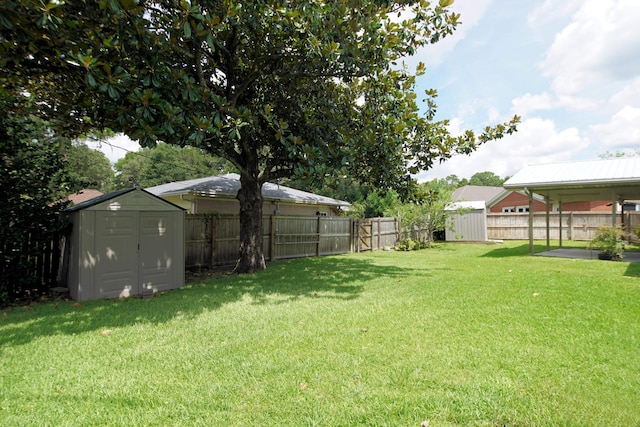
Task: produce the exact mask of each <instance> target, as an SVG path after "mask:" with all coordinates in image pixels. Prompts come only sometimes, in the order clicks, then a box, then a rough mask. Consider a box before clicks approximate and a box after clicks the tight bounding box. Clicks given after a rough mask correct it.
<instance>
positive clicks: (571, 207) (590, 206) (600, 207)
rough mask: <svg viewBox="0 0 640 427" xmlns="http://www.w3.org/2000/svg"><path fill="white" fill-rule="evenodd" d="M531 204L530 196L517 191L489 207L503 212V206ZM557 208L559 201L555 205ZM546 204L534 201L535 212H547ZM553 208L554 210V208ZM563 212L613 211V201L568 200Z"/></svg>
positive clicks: (497, 211)
mask: <svg viewBox="0 0 640 427" xmlns="http://www.w3.org/2000/svg"><path fill="white" fill-rule="evenodd" d="M518 206H529V198H528V197H527V196H526V195H524V194H520V193H518V192H516V191H514V192H512V193H511V194H509V195H508V196H506V197H505V198H504V199H502V200H500V201H499V202H498V203H496V204H495V205H493V206H491V208H490V209H489V212H490V213H502V209H503V208H509V207H518ZM553 207H554V208H556V209H557V203H555V204H554V205H553ZM546 209H547V208H546V205H545V203H543V202H540V201H538V200H534V201H533V211H534V212H545V211H546ZM551 210H554V209H553V208H552V209H551ZM562 211H563V212H611V201H606V200H596V201H590V202H568V203H563V204H562Z"/></svg>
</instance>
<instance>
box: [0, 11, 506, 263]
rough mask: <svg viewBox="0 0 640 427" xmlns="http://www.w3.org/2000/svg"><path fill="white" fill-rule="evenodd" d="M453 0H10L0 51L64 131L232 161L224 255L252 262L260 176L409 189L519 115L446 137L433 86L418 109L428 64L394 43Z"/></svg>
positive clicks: (259, 257) (413, 41)
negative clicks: (232, 206)
mask: <svg viewBox="0 0 640 427" xmlns="http://www.w3.org/2000/svg"><path fill="white" fill-rule="evenodd" d="M451 3H452V0H440V3H439V4H431V3H430V2H428V1H425V0H420V1H416V0H404V1H403V0H400V1H388V0H331V1H326V0H280V1H277V0H262V1H260V0H254V1H238V0H191V1H188V0H137V1H136V0H101V1H91V0H68V1H67V2H64V1H62V0H52V1H51V2H50V3H49V4H44V3H42V2H40V1H39V0H38V1H36V0H8V2H5V4H4V5H3V6H0V30H1V33H0V34H1V39H0V49H1V50H0V57H1V58H2V59H0V67H2V68H3V71H5V70H6V71H7V72H8V75H15V73H16V72H17V73H18V75H19V76H20V79H21V80H20V81H19V82H18V84H23V85H24V84H26V85H28V86H29V87H28V88H27V92H29V93H31V94H32V96H35V97H36V98H39V99H40V101H41V104H40V105H42V106H43V111H45V112H46V113H47V114H48V115H49V118H50V119H52V118H55V119H57V120H59V123H60V125H61V128H63V129H64V130H65V131H67V132H73V131H74V130H75V129H83V128H84V129H86V128H92V127H93V128H102V127H107V128H111V129H113V130H114V131H121V132H125V133H126V134H128V135H129V136H130V137H131V138H134V139H137V140H139V141H140V143H141V145H143V146H153V145H154V144H156V142H157V141H164V142H167V143H170V144H177V145H181V146H184V145H191V146H195V147H198V148H201V149H204V150H206V151H208V152H210V153H211V154H213V155H215V156H219V157H222V158H225V159H227V160H228V161H230V162H231V163H232V164H233V165H234V166H235V167H236V168H237V169H238V171H239V173H240V181H241V189H240V191H239V192H238V196H237V198H238V200H239V202H240V222H241V231H240V253H239V259H238V263H237V265H236V271H237V272H253V271H257V270H261V269H264V268H265V262H264V256H263V252H262V219H261V216H262V195H261V189H262V185H263V184H264V183H265V182H267V181H268V180H275V179H278V178H280V177H291V176H296V177H298V178H300V177H302V178H307V179H316V180H322V179H323V178H324V177H326V176H327V175H331V176H347V175H350V176H353V177H355V178H357V179H359V180H362V181H363V182H371V183H373V184H375V185H376V186H377V187H378V188H380V189H387V188H395V189H398V190H399V192H400V193H401V194H403V192H404V194H406V191H407V189H408V188H409V187H410V184H411V179H410V177H409V173H410V172H416V171H418V170H424V169H428V168H429V167H430V166H432V164H433V162H437V161H443V160H446V159H447V158H449V157H450V156H452V155H454V154H456V153H466V154H468V153H471V152H472V151H474V150H475V149H476V147H477V146H478V144H481V143H484V142H486V141H488V140H491V139H496V138H499V137H501V136H502V135H503V134H504V133H510V132H513V131H514V130H515V127H514V126H515V123H516V122H517V118H514V120H513V121H511V122H510V123H505V124H500V125H497V126H494V127H487V128H486V129H485V130H484V131H483V132H482V133H481V134H479V135H475V134H474V133H473V132H470V131H469V132H466V133H465V134H463V135H462V136H457V137H453V136H451V135H450V134H449V132H448V131H447V128H446V125H447V123H446V121H440V122H438V121H434V112H435V104H434V102H433V99H434V97H435V92H434V91H430V92H428V93H427V94H426V99H427V104H426V108H425V110H426V112H425V113H424V114H422V115H421V114H420V108H419V105H418V98H417V95H416V93H415V76H416V75H420V74H422V73H423V72H424V67H423V66H422V65H420V66H418V68H417V69H416V70H407V69H405V68H404V67H403V66H402V58H404V57H407V56H410V55H413V54H415V53H416V52H417V50H418V49H419V48H420V47H422V46H424V45H426V44H429V43H435V42H437V41H438V40H440V39H441V38H442V37H445V36H446V35H448V34H451V33H452V31H453V30H454V29H455V27H456V26H457V25H458V22H459V21H458V20H459V15H457V14H455V13H453V12H452V11H450V10H449V9H448V6H449V5H450V4H451ZM25 76H28V79H27V80H25V79H24V77H25ZM13 83H16V81H13ZM52 116H53V117H52Z"/></svg>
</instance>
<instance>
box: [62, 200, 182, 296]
mask: <svg viewBox="0 0 640 427" xmlns="http://www.w3.org/2000/svg"><path fill="white" fill-rule="evenodd" d="M69 220H70V222H71V224H72V232H71V236H70V239H69V242H70V244H71V250H70V256H69V259H68V261H67V262H68V265H69V267H68V274H67V287H68V288H69V294H70V296H71V297H72V298H73V299H75V300H78V301H85V300H92V299H100V298H118V297H128V296H132V295H141V294H151V293H153V292H158V291H163V290H169V289H174V288H178V287H180V286H182V285H183V284H184V211H182V209H180V208H178V207H176V206H174V205H172V204H170V203H167V202H165V201H163V200H161V199H159V198H157V197H155V196H153V195H151V194H149V193H146V192H143V191H141V190H134V191H132V192H130V193H126V194H124V195H122V196H119V197H116V198H114V199H110V200H107V201H105V202H102V203H99V204H97V205H94V206H90V207H87V208H86V209H80V210H76V211H72V212H70V218H69Z"/></svg>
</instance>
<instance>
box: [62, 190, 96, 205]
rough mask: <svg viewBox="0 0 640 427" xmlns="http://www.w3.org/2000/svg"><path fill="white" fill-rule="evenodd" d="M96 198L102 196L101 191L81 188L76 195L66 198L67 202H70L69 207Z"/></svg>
mask: <svg viewBox="0 0 640 427" xmlns="http://www.w3.org/2000/svg"><path fill="white" fill-rule="evenodd" d="M98 196H102V191H98V190H93V189H90V188H83V189H82V190H80V191H78V192H77V193H73V194H70V195H68V196H67V200H68V201H70V202H71V205H77V204H79V203H82V202H86V201H87V200H91V199H93V198H96V197H98Z"/></svg>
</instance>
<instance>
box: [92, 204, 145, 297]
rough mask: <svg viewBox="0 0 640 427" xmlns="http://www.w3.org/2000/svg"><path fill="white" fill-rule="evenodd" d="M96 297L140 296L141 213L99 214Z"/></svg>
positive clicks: (97, 213)
mask: <svg viewBox="0 0 640 427" xmlns="http://www.w3.org/2000/svg"><path fill="white" fill-rule="evenodd" d="M95 245H96V250H95V253H96V254H97V259H96V270H95V281H96V282H95V283H94V286H95V291H94V292H95V295H94V298H118V297H126V296H129V295H136V294H138V293H140V290H139V279H138V212H127V211H117V212H96V236H95Z"/></svg>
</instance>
